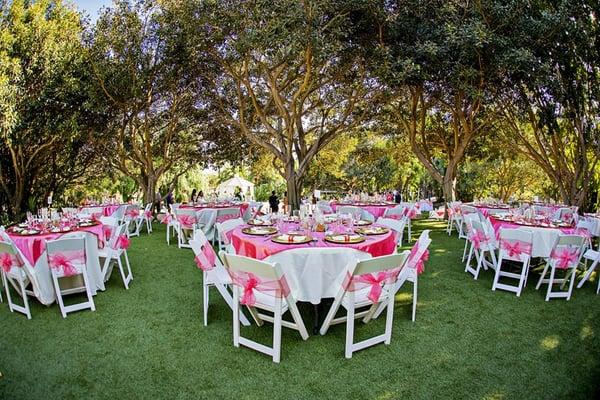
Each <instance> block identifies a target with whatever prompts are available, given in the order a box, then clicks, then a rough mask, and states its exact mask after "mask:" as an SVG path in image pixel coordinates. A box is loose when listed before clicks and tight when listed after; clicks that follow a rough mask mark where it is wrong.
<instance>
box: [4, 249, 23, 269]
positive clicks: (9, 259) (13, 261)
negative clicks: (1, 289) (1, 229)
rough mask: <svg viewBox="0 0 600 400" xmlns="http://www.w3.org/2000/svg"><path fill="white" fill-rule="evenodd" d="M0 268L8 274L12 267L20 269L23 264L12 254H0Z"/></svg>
mask: <svg viewBox="0 0 600 400" xmlns="http://www.w3.org/2000/svg"><path fill="white" fill-rule="evenodd" d="M0 266H1V267H2V269H3V270H4V272H6V273H7V274H8V273H9V272H10V270H11V269H12V267H13V266H15V267H18V268H21V267H22V266H23V263H22V262H21V261H20V260H19V259H18V258H17V257H16V256H14V255H12V254H9V253H0Z"/></svg>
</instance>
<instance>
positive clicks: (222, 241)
mask: <svg viewBox="0 0 600 400" xmlns="http://www.w3.org/2000/svg"><path fill="white" fill-rule="evenodd" d="M240 225H244V220H243V219H241V218H235V219H228V220H226V221H223V222H217V223H216V224H215V226H216V228H217V238H218V243H219V250H226V251H227V252H228V253H235V250H234V249H233V246H232V245H231V243H230V242H229V238H228V237H227V233H228V232H230V231H232V230H234V229H235V228H237V227H238V226H240Z"/></svg>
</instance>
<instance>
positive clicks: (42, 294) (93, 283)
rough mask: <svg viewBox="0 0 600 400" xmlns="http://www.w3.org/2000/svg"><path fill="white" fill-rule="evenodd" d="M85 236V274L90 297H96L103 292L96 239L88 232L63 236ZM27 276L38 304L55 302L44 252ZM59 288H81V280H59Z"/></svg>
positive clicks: (74, 277)
mask: <svg viewBox="0 0 600 400" xmlns="http://www.w3.org/2000/svg"><path fill="white" fill-rule="evenodd" d="M82 234H83V235H84V236H85V252H86V267H87V274H88V278H89V280H90V287H91V291H92V295H96V293H97V291H98V290H104V279H103V276H102V271H101V269H100V260H99V258H98V237H97V236H96V235H94V234H93V233H90V232H84V231H81V232H72V233H68V234H65V235H63V236H62V237H63V238H68V237H72V236H77V235H82ZM28 274H29V276H30V277H31V279H32V280H33V281H34V282H33V290H34V294H35V296H36V297H37V299H38V300H39V301H40V303H42V304H45V305H50V304H52V303H54V301H55V300H56V294H55V291H54V284H53V283H52V274H51V273H50V268H49V266H48V257H47V255H46V251H44V252H43V253H42V255H41V257H40V258H39V259H38V260H37V261H36V263H35V266H34V267H33V268H28ZM59 283H60V285H61V288H68V287H76V286H83V280H82V278H81V277H80V276H73V277H68V278H61V279H60V280H59Z"/></svg>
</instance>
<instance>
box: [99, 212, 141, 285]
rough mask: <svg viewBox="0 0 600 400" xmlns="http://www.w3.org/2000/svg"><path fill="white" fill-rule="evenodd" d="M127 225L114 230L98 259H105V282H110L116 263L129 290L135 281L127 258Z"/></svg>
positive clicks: (100, 250)
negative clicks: (131, 283) (123, 260)
mask: <svg viewBox="0 0 600 400" xmlns="http://www.w3.org/2000/svg"><path fill="white" fill-rule="evenodd" d="M126 230H127V223H123V224H120V225H118V226H116V227H114V228H113V229H112V234H111V237H110V239H109V240H107V241H106V243H105V245H104V247H103V248H102V249H98V257H99V258H103V259H104V264H103V266H102V276H103V277H104V281H105V282H106V281H108V279H109V278H110V275H111V273H112V269H113V265H114V263H115V262H116V263H117V265H118V267H119V272H120V273H121V279H122V280H123V285H125V289H129V283H130V282H131V281H132V280H133V274H132V273H131V265H130V264H129V257H128V256H127V247H128V239H127V237H126V234H125V232H126ZM121 257H124V258H125V266H126V267H127V273H125V269H124V268H123V262H122V260H121Z"/></svg>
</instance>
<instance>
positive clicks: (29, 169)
mask: <svg viewBox="0 0 600 400" xmlns="http://www.w3.org/2000/svg"><path fill="white" fill-rule="evenodd" d="M81 36H82V26H81V21H80V16H79V14H77V13H76V12H75V11H73V10H72V9H71V8H69V7H66V6H64V5H63V4H62V2H61V1H52V0H39V1H36V2H28V1H23V0H15V1H12V2H9V3H5V2H1V3H0V141H1V143H2V146H0V187H1V191H2V205H3V208H4V207H6V208H7V209H8V212H9V213H10V214H11V215H13V216H15V217H18V216H19V214H20V213H21V212H22V211H23V210H25V209H26V208H28V206H31V207H37V206H39V205H40V204H41V203H42V201H41V200H42V199H44V200H45V198H46V196H48V194H49V193H50V192H51V191H54V192H55V196H54V197H55V198H56V197H58V195H59V193H60V192H61V191H62V190H63V189H64V187H65V186H66V184H67V183H68V182H70V181H71V180H73V179H75V178H77V177H79V176H81V175H82V174H83V173H85V171H86V170H87V169H88V168H89V167H90V166H91V165H92V164H93V163H94V162H95V161H96V155H97V152H96V151H95V150H94V149H95V147H96V144H97V143H99V142H101V141H102V135H100V134H98V133H99V127H100V126H101V124H102V121H103V114H102V113H100V112H98V108H97V107H96V105H95V104H94V102H93V100H92V99H91V98H90V96H89V83H90V76H89V74H88V73H87V69H86V68H85V62H84V56H83V55H84V52H83V48H82V46H81ZM42 204H45V202H43V203H42Z"/></svg>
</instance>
